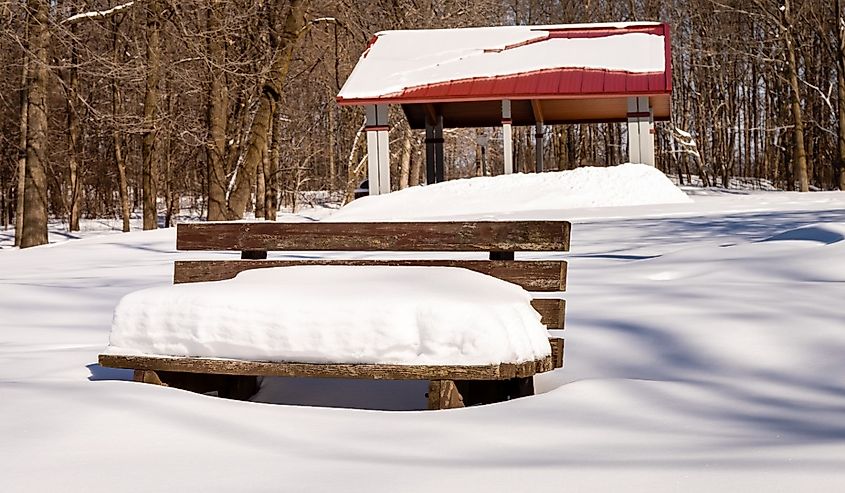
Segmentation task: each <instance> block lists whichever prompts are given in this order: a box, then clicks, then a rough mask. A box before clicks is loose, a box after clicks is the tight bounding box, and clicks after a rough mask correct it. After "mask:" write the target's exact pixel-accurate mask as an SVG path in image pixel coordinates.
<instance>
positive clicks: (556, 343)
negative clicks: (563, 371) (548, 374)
mask: <svg viewBox="0 0 845 493" xmlns="http://www.w3.org/2000/svg"><path fill="white" fill-rule="evenodd" d="M549 344H551V345H552V367H553V369H554V368H563V339H561V338H559V337H550V338H549ZM537 373H540V372H537Z"/></svg>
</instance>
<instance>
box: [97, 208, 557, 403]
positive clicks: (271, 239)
mask: <svg viewBox="0 0 845 493" xmlns="http://www.w3.org/2000/svg"><path fill="white" fill-rule="evenodd" d="M569 232H570V224H569V223H568V222H564V221H507V222H395V223H394V222H391V223H275V222H261V223H191V224H180V225H178V227H177V234H176V238H177V239H176V246H177V249H179V250H212V251H219V250H222V251H233V250H234V251H241V252H242V253H241V260H199V261H193V260H191V261H177V262H176V263H175V268H174V283H177V284H178V283H190V282H200V281H218V280H223V279H231V278H233V277H235V275H237V274H238V273H239V272H243V271H245V270H249V269H260V268H266V267H281V266H294V265H390V266H405V265H413V266H452V267H462V268H466V269H471V270H473V271H476V272H480V273H483V274H487V275H490V276H494V277H497V278H499V279H503V280H505V281H509V282H512V283H514V284H518V285H520V286H522V287H523V288H524V289H526V290H527V291H531V292H560V291H564V290H565V289H566V261H564V260H515V259H514V252H564V251H568V250H569ZM268 251H295V252H302V251H334V252H339V251H343V252H485V253H488V256H489V260H488V259H485V260H461V259H448V260H407V259H406V260H387V259H378V260H352V259H349V260H267V252H268ZM550 296H552V295H550ZM532 305H533V307H534V308H535V310H537V312H539V313H540V315H541V316H542V323H543V324H545V325H546V326H547V327H548V328H550V329H563V327H564V323H563V322H564V308H565V302H564V300H562V299H560V298H535V299H534V300H532ZM549 343H550V345H551V349H552V355H551V357H547V358H544V359H541V360H539V361H530V362H526V363H519V364H514V363H507V362H505V363H501V364H494V365H485V366H428V365H424V366H410V365H379V364H346V363H344V362H342V361H339V362H336V363H334V364H314V363H302V362H270V361H244V360H226V359H214V358H195V357H193V358H192V357H165V356H161V357H158V356H119V355H109V354H102V355H100V357H99V362H100V365H102V366H105V367H111V368H128V369H133V370H135V380H136V381H142V382H147V383H154V384H159V385H169V386H173V387H177V388H182V389H186V390H192V391H196V392H203V393H206V392H215V391H216V392H217V393H218V395H220V396H222V397H229V398H238V399H247V398H249V397H250V396H251V395H253V394H254V393H255V392H256V391H257V389H258V380H257V377H259V376H291V377H305V376H307V377H341V378H368V379H394V380H400V379H406V380H429V381H430V386H429V393H428V404H429V408H430V409H444V408H453V407H463V406H468V405H475V404H485V403H492V402H500V401H504V400H508V399H512V398H516V397H522V396H526V395H533V393H534V386H533V376H534V375H535V374H537V373H541V372H547V371H551V370H553V369H555V368H560V367H562V366H563V339H560V338H554V337H552V338H550V339H549Z"/></svg>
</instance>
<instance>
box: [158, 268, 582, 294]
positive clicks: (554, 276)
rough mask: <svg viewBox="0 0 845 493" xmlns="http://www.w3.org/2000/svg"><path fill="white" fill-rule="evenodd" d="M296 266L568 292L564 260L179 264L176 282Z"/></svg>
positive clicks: (219, 279)
mask: <svg viewBox="0 0 845 493" xmlns="http://www.w3.org/2000/svg"><path fill="white" fill-rule="evenodd" d="M296 265H356V266H371V265H385V266H432V267H462V268H465V269H469V270H472V271H475V272H480V273H482V274H486V275H488V276H493V277H497V278H499V279H502V280H504V281H508V282H511V283H514V284H517V285H519V286H522V288H523V289H525V290H526V291H538V292H549V291H565V290H566V261H563V260H527V261H510V260H177V261H176V264H175V266H174V270H173V282H174V284H182V283H188V282H205V281H222V280H224V279H232V278H233V277H235V276H236V275H237V274H239V273H241V272H244V271H247V270H252V269H263V268H267V267H291V266H296Z"/></svg>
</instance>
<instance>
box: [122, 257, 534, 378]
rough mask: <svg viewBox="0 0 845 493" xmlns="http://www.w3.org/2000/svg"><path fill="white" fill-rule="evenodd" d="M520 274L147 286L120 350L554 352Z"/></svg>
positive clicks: (360, 354) (479, 355) (240, 354)
mask: <svg viewBox="0 0 845 493" xmlns="http://www.w3.org/2000/svg"><path fill="white" fill-rule="evenodd" d="M530 302H531V295H530V294H529V293H528V292H526V291H525V290H523V289H522V288H520V287H519V286H517V285H515V284H511V283H508V282H505V281H502V280H500V279H497V278H495V277H491V276H486V275H483V274H479V273H477V272H473V271H470V270H466V269H461V268H455V267H388V266H378V267H371V266H367V267H360V266H330V267H327V266H296V267H277V268H271V269H258V270H252V271H247V272H242V273H241V274H239V275H238V276H237V277H236V278H234V279H231V280H227V281H218V282H205V283H194V284H180V285H175V286H167V287H156V288H150V289H144V290H141V291H136V292H134V293H130V294H128V295H127V296H125V297H124V298H123V299H122V300H121V301H120V303H119V304H118V306H117V308H116V309H115V312H114V320H113V323H112V330H111V335H110V338H109V348H108V350H107V352H109V353H111V354H154V355H168V356H200V357H218V358H232V359H248V360H259V361H295V362H303V363H332V362H334V363H382V364H406V365H486V364H497V363H503V362H513V363H519V362H525V361H533V360H536V359H539V358H542V357H545V356H547V355H549V354H550V346H549V342H548V332H547V331H546V328H545V326H544V325H542V324H541V323H540V315H539V314H538V313H537V312H536V311H534V309H533V308H532V307H531V304H530Z"/></svg>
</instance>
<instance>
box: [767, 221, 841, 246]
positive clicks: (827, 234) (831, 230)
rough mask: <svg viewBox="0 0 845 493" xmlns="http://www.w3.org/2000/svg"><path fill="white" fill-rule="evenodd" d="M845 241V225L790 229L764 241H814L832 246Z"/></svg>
mask: <svg viewBox="0 0 845 493" xmlns="http://www.w3.org/2000/svg"><path fill="white" fill-rule="evenodd" d="M842 240H845V224H841V223H840V224H836V223H827V224H813V225H810V226H804V227H801V228H795V229H790V230H789V231H784V232H783V233H780V234H777V235H774V236H772V237H769V238H766V239H765V240H762V241H813V242H817V243H824V244H826V245H832V244H833V243H838V242H840V241H842Z"/></svg>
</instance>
